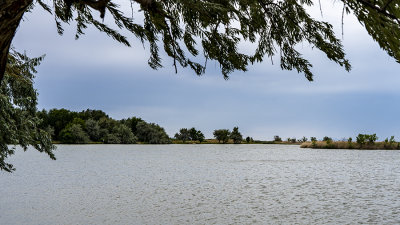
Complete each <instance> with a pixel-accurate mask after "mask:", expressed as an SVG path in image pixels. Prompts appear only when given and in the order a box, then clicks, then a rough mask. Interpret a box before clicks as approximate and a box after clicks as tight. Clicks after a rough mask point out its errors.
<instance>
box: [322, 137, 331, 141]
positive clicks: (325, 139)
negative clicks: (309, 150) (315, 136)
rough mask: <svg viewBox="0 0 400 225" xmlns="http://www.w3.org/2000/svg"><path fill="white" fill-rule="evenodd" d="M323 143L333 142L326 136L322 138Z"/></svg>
mask: <svg viewBox="0 0 400 225" xmlns="http://www.w3.org/2000/svg"><path fill="white" fill-rule="evenodd" d="M322 141H332V138H331V137H328V136H325V137H323V138H322Z"/></svg>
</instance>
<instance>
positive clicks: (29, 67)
mask: <svg viewBox="0 0 400 225" xmlns="http://www.w3.org/2000/svg"><path fill="white" fill-rule="evenodd" d="M42 59H43V57H39V58H29V57H27V56H26V55H25V54H21V53H17V52H15V51H12V52H11V53H10V54H9V56H8V64H7V68H6V71H5V75H4V79H3V80H2V81H1V86H0V110H1V111H0V170H5V171H8V172H11V171H13V170H14V168H13V165H11V164H9V163H6V162H5V160H6V159H7V157H8V156H10V155H12V154H14V151H15V146H9V145H7V144H12V145H20V146H21V147H22V148H23V149H24V150H25V151H26V150H27V148H28V146H29V145H31V146H33V147H34V148H35V149H37V150H38V151H40V152H45V153H47V154H48V155H49V156H50V158H52V159H55V156H54V154H53V150H54V149H55V146H54V145H53V144H52V143H51V137H50V134H49V133H48V132H47V131H45V130H44V129H41V128H40V123H41V119H40V118H39V117H38V115H37V109H36V105H37V92H36V90H35V89H34V88H33V78H34V73H36V70H35V66H37V65H38V64H39V63H40V61H41V60H42Z"/></svg>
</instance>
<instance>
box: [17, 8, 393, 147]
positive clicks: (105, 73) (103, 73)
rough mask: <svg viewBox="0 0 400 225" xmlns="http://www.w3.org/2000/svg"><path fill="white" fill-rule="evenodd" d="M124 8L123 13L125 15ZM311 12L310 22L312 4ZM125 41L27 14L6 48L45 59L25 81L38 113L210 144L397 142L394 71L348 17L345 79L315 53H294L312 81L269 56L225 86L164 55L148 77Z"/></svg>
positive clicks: (332, 15) (331, 14) (213, 67)
mask: <svg viewBox="0 0 400 225" xmlns="http://www.w3.org/2000/svg"><path fill="white" fill-rule="evenodd" d="M322 6H323V14H324V17H323V19H324V20H327V21H330V22H332V23H333V24H334V26H335V31H336V33H337V34H338V35H339V36H341V21H340V18H341V6H340V4H334V5H333V8H331V4H330V3H329V2H324V1H323V2H322ZM126 7H128V8H126ZM129 7H130V6H129V5H128V6H126V5H125V8H124V10H125V11H127V12H128V13H129V12H130V8H129ZM135 12H136V11H135ZM311 13H313V15H314V16H315V17H317V18H318V17H320V12H319V7H318V6H316V7H314V8H313V9H312V11H311ZM139 15H140V13H139ZM139 20H140V19H138V21H139ZM130 38H131V39H130V40H131V42H132V43H133V47H132V48H128V47H125V46H123V45H121V44H119V43H116V42H115V41H114V40H112V39H111V38H109V37H107V36H106V35H105V34H100V33H99V32H98V31H96V30H94V29H88V30H87V32H86V35H84V36H82V38H81V39H79V40H77V41H76V40H75V39H74V28H73V26H65V34H64V35H63V36H59V35H58V34H57V33H56V28H55V23H54V19H53V17H52V16H51V15H49V14H47V13H44V12H43V10H40V9H39V8H37V9H35V10H34V12H33V13H31V14H28V15H26V20H25V21H24V22H23V23H22V24H21V26H20V28H19V30H18V32H17V34H16V37H15V39H14V42H13V44H14V46H15V47H16V48H17V49H18V50H24V49H26V50H27V53H28V55H31V56H38V55H41V54H44V53H45V54H47V57H46V58H45V60H44V62H43V64H42V65H41V66H40V67H39V68H38V71H39V73H38V75H37V79H36V80H35V81H36V83H35V87H36V88H37V89H38V90H39V94H40V95H39V108H46V109H50V108H54V107H57V108H62V107H64V108H69V109H71V110H78V111H79V110H84V109H87V108H93V109H101V110H104V111H105V112H107V113H109V114H110V115H111V116H112V117H114V118H117V119H121V118H124V117H129V116H139V117H142V118H143V119H145V120H147V121H149V122H156V123H158V124H160V125H161V126H163V127H165V128H166V130H167V132H168V133H169V134H170V135H173V134H174V133H175V132H177V131H178V130H179V128H182V127H196V128H197V129H200V130H202V131H203V132H204V133H205V135H206V137H212V131H213V130H214V129H219V128H228V129H232V128H233V127H234V126H239V129H240V131H241V132H242V133H243V135H244V136H252V137H254V138H256V139H272V137H273V136H274V135H281V137H283V138H286V137H297V138H300V137H302V136H307V137H309V136H317V137H320V138H322V137H323V136H325V135H327V136H332V137H336V138H342V137H348V136H353V137H354V135H356V134H358V133H375V132H376V133H378V136H379V137H384V136H390V135H397V136H398V135H400V133H399V131H398V127H399V125H400V124H399V123H398V122H397V121H398V120H397V116H398V115H399V111H400V107H399V106H398V104H397V102H399V97H400V91H399V89H398V87H399V85H400V76H399V75H398V73H397V71H400V70H399V69H400V68H399V64H397V63H396V62H395V61H394V60H393V59H392V58H390V57H388V56H387V54H386V53H385V52H383V51H382V50H381V49H379V47H378V45H377V44H376V43H375V42H374V41H372V39H371V38H370V37H369V36H368V35H367V33H366V31H365V29H364V28H363V27H362V26H361V25H360V24H359V23H358V21H357V20H356V19H355V18H354V16H352V15H347V16H346V17H345V26H344V39H343V44H344V47H345V50H346V53H347V55H348V57H349V59H350V60H351V63H352V66H353V69H352V71H351V72H349V73H347V72H346V71H345V70H344V69H343V68H341V67H340V66H339V65H337V64H335V63H333V62H331V61H329V60H328V59H327V58H326V57H325V56H324V54H323V53H322V52H320V51H318V50H315V49H314V50H312V49H311V48H310V47H309V46H307V45H306V44H304V45H303V46H299V50H301V52H302V53H303V54H304V55H305V57H306V58H307V59H309V60H310V62H311V63H312V64H313V65H314V67H313V72H314V74H315V81H314V82H312V83H310V82H308V81H307V80H306V79H305V78H304V75H303V74H298V73H297V72H296V71H282V70H281V69H280V66H279V60H278V59H277V58H274V59H273V61H274V65H272V64H271V62H270V60H269V59H268V60H265V61H264V62H263V63H261V64H255V65H252V66H250V67H249V71H248V72H245V73H244V72H235V73H233V74H232V75H231V76H230V79H229V80H228V81H225V80H224V79H223V77H222V75H221V74H220V70H219V66H218V64H217V63H215V62H209V63H208V68H207V72H206V74H205V75H203V76H201V77H198V76H196V75H195V74H194V73H193V71H190V70H189V69H182V68H179V72H178V74H175V73H174V69H173V67H172V61H171V60H170V59H168V58H163V63H164V65H165V68H163V69H160V70H157V71H155V70H152V69H150V68H149V66H148V65H147V59H148V56H149V53H148V49H147V48H146V49H143V46H142V45H141V44H140V42H139V41H137V40H136V39H134V38H133V37H130ZM246 47H248V46H246V44H243V46H242V48H246Z"/></svg>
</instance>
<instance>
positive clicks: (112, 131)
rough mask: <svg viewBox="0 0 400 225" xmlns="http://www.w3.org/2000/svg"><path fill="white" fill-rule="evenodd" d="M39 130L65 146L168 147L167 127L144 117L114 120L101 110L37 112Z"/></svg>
mask: <svg viewBox="0 0 400 225" xmlns="http://www.w3.org/2000/svg"><path fill="white" fill-rule="evenodd" d="M38 116H39V118H40V119H41V120H42V122H41V124H40V127H41V128H42V129H45V130H47V131H48V133H50V134H51V136H52V140H53V141H54V142H55V143H64V144H87V143H104V144H135V143H149V144H168V143H171V141H170V138H169V137H168V135H167V133H166V132H165V130H164V128H162V127H160V126H159V125H158V124H155V123H148V122H146V121H144V120H142V119H141V118H137V117H131V118H128V119H122V120H115V119H112V118H110V117H109V116H108V115H107V114H106V113H104V112H103V111H101V110H91V109H87V110H85V111H81V112H73V111H70V110H67V109H51V110H49V111H46V110H42V111H40V112H38Z"/></svg>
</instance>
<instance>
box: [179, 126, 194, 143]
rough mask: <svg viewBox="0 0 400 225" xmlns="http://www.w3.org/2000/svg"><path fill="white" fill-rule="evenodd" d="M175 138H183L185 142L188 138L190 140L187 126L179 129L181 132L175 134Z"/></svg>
mask: <svg viewBox="0 0 400 225" xmlns="http://www.w3.org/2000/svg"><path fill="white" fill-rule="evenodd" d="M175 138H176V139H178V140H182V141H183V143H185V142H186V141H187V140H190V139H191V138H190V132H189V130H188V129H187V128H182V129H180V130H179V133H176V134H175Z"/></svg>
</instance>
